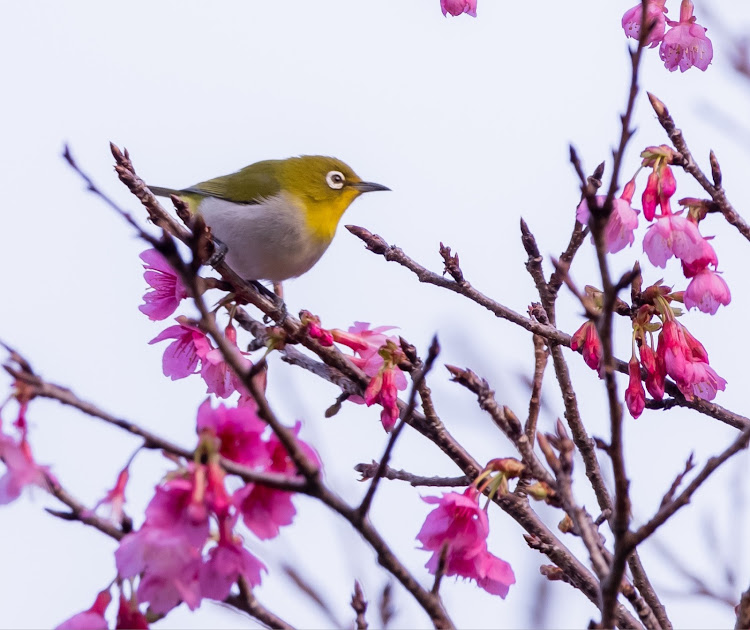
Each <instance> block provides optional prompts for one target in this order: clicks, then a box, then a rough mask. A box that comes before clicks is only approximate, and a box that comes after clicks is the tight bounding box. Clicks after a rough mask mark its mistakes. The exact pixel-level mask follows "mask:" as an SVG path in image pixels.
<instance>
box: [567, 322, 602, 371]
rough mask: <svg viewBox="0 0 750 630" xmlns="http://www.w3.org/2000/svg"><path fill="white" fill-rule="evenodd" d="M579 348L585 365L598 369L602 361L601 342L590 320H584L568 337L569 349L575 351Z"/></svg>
mask: <svg viewBox="0 0 750 630" xmlns="http://www.w3.org/2000/svg"><path fill="white" fill-rule="evenodd" d="M579 348H580V349H581V353H582V354H583V360H584V361H585V362H586V365H588V366H589V367H590V368H591V369H592V370H597V371H598V370H599V366H600V365H601V362H602V354H603V350H602V342H601V340H600V339H599V333H598V332H596V324H594V322H592V321H591V320H588V321H586V322H584V323H583V325H582V326H581V327H580V328H579V329H578V330H576V331H575V332H574V333H573V335H572V336H571V338H570V349H571V350H573V351H577V350H578V349H579Z"/></svg>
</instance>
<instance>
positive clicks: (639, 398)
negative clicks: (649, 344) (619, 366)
mask: <svg viewBox="0 0 750 630" xmlns="http://www.w3.org/2000/svg"><path fill="white" fill-rule="evenodd" d="M628 374H629V375H630V381H629V383H628V387H627V389H626V390H625V404H626V405H627V406H628V411H629V412H630V415H631V416H633V417H634V418H637V417H638V416H640V415H641V414H642V413H643V410H644V409H645V407H646V392H644V391H643V383H642V382H641V364H640V363H639V362H638V359H636V358H635V357H633V358H632V359H630V363H628Z"/></svg>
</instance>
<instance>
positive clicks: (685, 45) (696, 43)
mask: <svg viewBox="0 0 750 630" xmlns="http://www.w3.org/2000/svg"><path fill="white" fill-rule="evenodd" d="M695 19H696V18H695V17H694V16H693V3H692V2H691V1H690V0H682V3H681V4H680V21H679V22H672V21H671V20H670V21H669V25H670V26H671V27H672V28H670V29H669V30H668V31H667V32H666V34H665V35H664V38H663V39H662V42H661V47H660V48H659V56H660V57H661V60H662V61H663V62H664V66H665V67H666V68H667V70H669V71H670V72H674V71H675V70H676V69H677V68H679V69H680V72H685V71H686V70H687V69H689V68H692V67H693V66H695V67H696V68H699V69H700V70H703V71H705V70H706V69H707V68H708V65H709V64H710V63H711V60H712V59H713V56H714V51H713V46H712V45H711V40H710V39H708V37H706V29H705V28H704V27H703V26H701V25H700V24H697V23H696V21H695Z"/></svg>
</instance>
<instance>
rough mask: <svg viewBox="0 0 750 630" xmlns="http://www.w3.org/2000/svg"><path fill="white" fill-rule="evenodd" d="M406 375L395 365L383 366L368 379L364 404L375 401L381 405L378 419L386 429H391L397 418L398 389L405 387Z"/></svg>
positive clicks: (372, 403)
mask: <svg viewBox="0 0 750 630" xmlns="http://www.w3.org/2000/svg"><path fill="white" fill-rule="evenodd" d="M406 385H407V383H406V376H404V373H403V372H402V371H401V370H400V369H399V368H398V366H396V365H392V366H390V367H387V368H383V369H382V370H381V371H380V372H378V374H376V375H375V376H373V377H372V378H371V379H370V383H369V384H368V386H367V389H366V390H365V396H364V399H365V404H366V405H367V406H368V407H369V406H371V405H374V404H375V403H379V404H381V405H382V406H383V411H381V412H380V421H381V422H382V424H383V428H384V429H385V430H386V431H389V432H390V431H392V430H393V427H394V426H395V424H396V420H398V416H399V410H398V391H399V390H404V389H406Z"/></svg>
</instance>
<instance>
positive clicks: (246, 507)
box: [233, 422, 320, 540]
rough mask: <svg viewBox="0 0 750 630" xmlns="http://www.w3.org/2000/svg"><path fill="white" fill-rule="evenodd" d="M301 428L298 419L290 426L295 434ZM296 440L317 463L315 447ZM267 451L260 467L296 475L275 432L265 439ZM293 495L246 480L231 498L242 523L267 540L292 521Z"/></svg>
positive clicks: (304, 451) (318, 460)
mask: <svg viewBox="0 0 750 630" xmlns="http://www.w3.org/2000/svg"><path fill="white" fill-rule="evenodd" d="M300 428H301V424H300V423H299V422H297V423H296V424H295V426H294V428H293V429H292V433H293V434H294V436H295V437H296V436H297V435H298V434H299V431H300ZM297 443H298V445H299V446H300V448H301V449H302V451H303V453H304V454H305V455H306V456H307V458H308V459H309V460H311V461H312V462H314V463H315V464H316V465H318V466H320V458H319V457H318V455H317V453H316V452H315V450H314V449H313V448H312V447H311V446H310V445H309V444H307V443H305V442H303V441H302V440H300V439H299V438H298V439H297ZM267 453H268V455H267V459H266V461H265V462H264V463H263V464H262V465H261V466H260V469H261V470H263V471H265V472H273V473H279V474H282V475H287V476H289V477H292V476H297V468H296V466H295V465H294V462H293V461H292V459H291V458H290V457H289V453H287V450H286V448H284V446H283V445H282V444H281V442H280V441H279V438H278V437H276V434H272V435H271V437H270V438H269V440H268V445H267ZM292 496H293V494H292V493H291V492H287V491H285V490H277V489H275V488H269V487H268V486H263V485H261V484H253V483H248V484H246V485H245V486H243V487H242V488H240V489H239V490H237V492H235V493H234V496H233V499H234V502H235V505H237V507H238V509H239V510H240V513H241V514H242V520H243V522H244V523H245V525H247V527H248V528H249V529H250V530H251V531H252V532H253V533H254V534H255V535H256V536H257V537H258V538H260V539H261V540H267V539H269V538H274V537H275V536H278V534H279V529H280V528H281V527H282V526H284V525H290V524H291V523H292V520H293V518H294V515H295V514H296V513H297V510H296V509H295V507H294V505H293V504H292Z"/></svg>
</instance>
